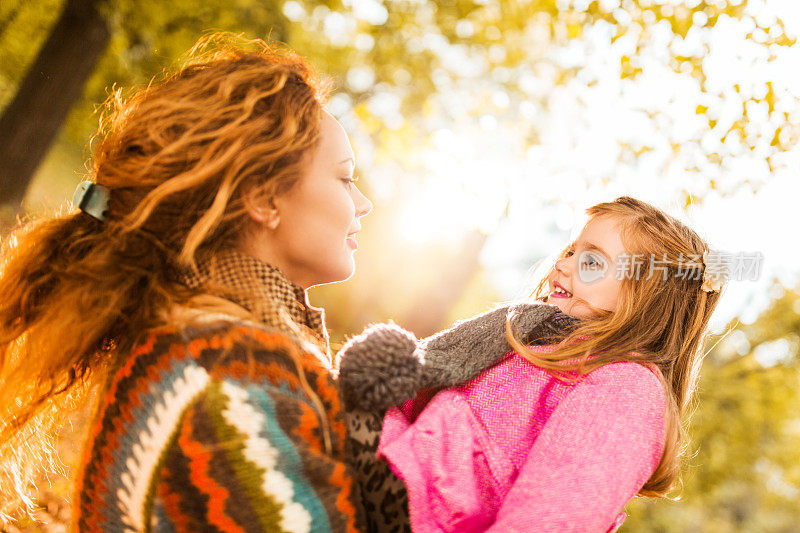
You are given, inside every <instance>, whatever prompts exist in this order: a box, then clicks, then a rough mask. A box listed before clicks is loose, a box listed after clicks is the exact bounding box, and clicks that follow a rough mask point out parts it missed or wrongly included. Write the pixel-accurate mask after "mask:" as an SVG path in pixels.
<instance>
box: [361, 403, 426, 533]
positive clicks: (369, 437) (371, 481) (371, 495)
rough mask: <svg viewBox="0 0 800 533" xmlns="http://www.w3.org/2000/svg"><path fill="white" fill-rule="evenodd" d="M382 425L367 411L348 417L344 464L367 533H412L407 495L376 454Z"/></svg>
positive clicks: (377, 417) (376, 416)
mask: <svg viewBox="0 0 800 533" xmlns="http://www.w3.org/2000/svg"><path fill="white" fill-rule="evenodd" d="M382 426H383V421H382V419H381V417H379V416H378V415H376V414H373V413H368V412H366V411H358V410H354V411H350V412H348V413H347V450H348V453H347V461H348V463H349V466H350V468H351V472H352V473H353V480H354V482H355V483H354V489H355V490H356V491H357V492H358V493H359V494H358V495H357V496H358V499H360V501H361V502H362V505H363V508H364V509H363V511H364V518H365V521H366V526H367V527H366V531H367V532H368V533H411V524H410V522H409V517H408V492H407V491H406V486H405V484H403V482H402V481H401V480H400V479H398V478H397V477H396V476H395V475H394V473H393V472H392V470H391V469H390V468H389V464H388V463H387V462H386V461H383V460H381V459H378V458H377V457H376V456H375V454H376V452H377V450H378V442H379V441H380V437H381V428H382Z"/></svg>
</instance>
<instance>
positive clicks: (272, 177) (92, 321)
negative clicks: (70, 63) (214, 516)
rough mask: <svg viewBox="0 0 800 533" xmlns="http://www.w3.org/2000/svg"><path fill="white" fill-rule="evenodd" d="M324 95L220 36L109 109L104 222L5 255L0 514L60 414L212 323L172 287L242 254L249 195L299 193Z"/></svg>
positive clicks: (48, 225)
mask: <svg viewBox="0 0 800 533" xmlns="http://www.w3.org/2000/svg"><path fill="white" fill-rule="evenodd" d="M327 92H328V86H327V84H326V83H323V82H322V81H320V79H319V78H318V77H317V75H316V74H315V72H314V71H313V69H312V68H311V67H310V65H309V64H308V63H307V62H306V60H304V59H303V58H302V57H300V56H298V55H296V54H295V53H293V52H291V51H289V50H285V49H281V48H278V47H275V46H271V45H268V44H266V43H265V42H263V41H261V40H246V39H244V38H241V37H237V36H232V35H229V34H213V35H209V36H206V37H204V38H203V39H201V40H200V41H199V42H198V43H197V44H196V45H195V47H194V48H193V49H192V50H191V51H190V52H189V54H188V56H187V58H186V59H185V61H184V63H183V66H182V67H181V68H180V69H179V70H178V71H177V72H176V73H175V74H172V75H166V76H164V77H163V78H161V79H159V80H154V81H153V82H152V83H151V84H150V85H149V86H147V87H145V88H142V89H139V90H135V91H133V92H131V93H130V94H128V95H124V94H123V92H122V91H116V92H115V93H114V94H113V95H112V96H111V97H110V98H109V100H108V102H107V106H106V110H105V112H104V113H103V116H102V118H101V126H100V130H99V132H98V135H97V137H98V140H99V143H98V144H97V146H96V149H95V150H94V154H93V165H94V167H93V172H92V174H93V178H94V180H95V181H96V182H97V183H98V184H100V185H103V186H105V187H107V188H108V190H109V191H110V200H109V204H108V211H107V213H106V219H105V221H104V222H100V221H98V220H96V219H94V218H92V217H91V216H90V215H88V214H86V213H83V212H75V211H74V210H73V211H68V212H64V213H61V214H60V215H57V216H55V217H53V218H49V219H44V220H40V221H36V222H32V223H29V224H28V225H26V226H23V227H21V228H20V229H18V230H17V231H16V232H15V233H14V234H12V235H11V236H10V238H9V239H8V240H7V241H6V243H5V244H4V249H3V251H2V263H1V266H0V378H2V381H0V383H2V386H0V500H2V501H6V502H8V501H11V500H12V499H13V498H12V495H15V494H16V495H19V494H22V495H23V496H24V493H25V492H26V491H28V490H29V487H28V482H29V480H28V479H27V478H26V475H27V474H30V473H31V468H30V467H31V465H30V464H25V463H23V459H22V458H23V457H28V459H27V460H28V461H30V456H29V455H26V453H25V451H26V450H30V449H32V448H36V446H34V441H38V448H39V449H43V450H47V449H48V446H47V443H46V442H44V444H42V442H43V441H42V440H41V439H40V438H41V437H45V436H46V435H48V433H49V432H48V431H47V428H48V427H50V426H52V424H53V423H54V421H55V420H57V418H58V417H59V412H60V410H63V409H66V408H67V407H66V406H65V405H64V402H63V400H64V399H65V398H67V397H69V396H71V395H74V393H75V392H76V391H77V390H79V389H81V388H82V387H81V385H85V384H87V383H93V384H94V383H98V382H100V383H101V384H102V383H103V382H104V381H105V379H107V378H106V377H105V374H106V373H107V372H108V370H109V369H113V368H114V367H115V365H117V364H118V363H119V361H117V359H118V358H119V357H124V355H125V353H126V349H127V348H129V347H130V346H131V345H132V344H134V343H135V342H136V341H137V337H138V336H139V335H141V334H142V332H144V331H146V330H147V329H149V328H151V327H153V326H156V325H160V324H163V323H164V322H175V321H176V320H178V319H177V318H176V315H175V314H174V313H171V310H174V309H176V308H185V307H200V308H209V307H212V308H214V307H217V309H218V306H219V305H220V304H221V302H220V301H219V300H216V301H215V300H213V299H210V298H209V297H207V296H203V295H202V294H198V293H197V291H193V290H191V289H189V288H188V287H186V285H185V284H183V283H180V282H179V281H178V276H177V275H176V273H177V272H178V271H180V270H181V269H186V268H193V267H195V266H196V264H197V262H199V261H201V260H207V259H209V258H211V257H214V256H215V255H216V254H218V253H219V252H221V251H222V250H224V249H226V248H228V247H232V246H234V245H235V244H236V242H237V240H238V239H239V237H240V235H241V234H242V228H244V227H245V225H246V223H247V217H246V211H245V209H244V206H243V202H242V199H241V193H242V191H244V190H254V191H255V193H256V194H257V195H262V197H263V198H269V197H272V196H274V195H278V194H281V193H282V192H285V191H286V190H288V189H289V188H291V187H292V185H293V184H294V182H295V181H296V180H297V179H298V177H299V175H300V172H301V166H302V164H303V161H302V160H303V158H304V157H303V156H304V155H305V154H307V153H308V151H309V150H310V149H311V148H312V147H314V146H315V145H316V143H317V140H318V138H319V126H320V121H321V119H322V113H323V105H324V101H325V98H326V97H327ZM236 308H237V306H234V305H231V306H230V310H231V312H232V313H236V311H235V309H236ZM240 314H241V313H240ZM89 378H92V379H89ZM26 427H27V428H28V430H27V431H26V430H25V428H26ZM40 427H42V428H43V429H42V430H39V431H36V429H35V428H40ZM31 428H34V429H31ZM26 470H27V474H26ZM2 511H3V506H0V514H2Z"/></svg>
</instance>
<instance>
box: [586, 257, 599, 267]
mask: <svg viewBox="0 0 800 533" xmlns="http://www.w3.org/2000/svg"><path fill="white" fill-rule="evenodd" d="M583 264H584V265H586V266H589V267H594V266H599V265H600V260H599V259H598V258H597V257H595V256H593V255H592V254H585V255H584V256H583Z"/></svg>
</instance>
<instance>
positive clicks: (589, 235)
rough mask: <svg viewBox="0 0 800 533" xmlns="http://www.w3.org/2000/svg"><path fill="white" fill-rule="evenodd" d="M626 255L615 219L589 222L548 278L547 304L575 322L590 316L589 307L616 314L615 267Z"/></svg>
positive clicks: (617, 287)
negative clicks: (575, 319)
mask: <svg viewBox="0 0 800 533" xmlns="http://www.w3.org/2000/svg"><path fill="white" fill-rule="evenodd" d="M625 253H627V252H626V251H625V247H624V246H623V245H622V239H621V238H620V232H619V228H618V226H617V223H616V221H615V220H614V219H612V218H611V217H607V216H606V217H602V216H601V217H595V218H593V219H591V220H589V222H587V223H586V225H585V226H584V227H583V231H581V234H580V235H578V238H577V239H575V242H574V243H572V245H571V246H570V248H569V250H568V251H567V253H566V254H565V256H564V257H562V258H561V259H559V260H558V261H556V265H555V268H554V269H553V271H552V272H551V273H550V276H549V277H548V280H547V281H548V285H549V289H550V294H549V296H548V298H547V301H548V303H550V304H552V305H555V306H556V307H558V308H559V309H560V310H561V311H563V312H564V313H567V314H569V315H572V316H575V317H578V318H588V317H590V316H593V315H594V314H595V313H596V312H595V311H593V310H592V308H591V307H590V306H592V307H595V308H599V309H603V310H606V311H615V310H616V308H617V299H618V297H619V292H620V288H621V287H622V276H620V275H618V272H617V265H618V264H621V265H622V264H624V263H622V262H620V263H618V261H619V259H620V256H622V255H623V254H625ZM587 303H588V304H589V305H587Z"/></svg>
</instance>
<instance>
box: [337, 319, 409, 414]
mask: <svg viewBox="0 0 800 533" xmlns="http://www.w3.org/2000/svg"><path fill="white" fill-rule="evenodd" d="M416 341H417V339H416V338H415V337H414V335H413V334H412V333H410V332H408V331H406V330H404V329H403V328H401V327H399V326H397V325H395V324H376V325H374V326H370V327H369V328H367V329H366V330H364V332H363V333H361V334H360V335H357V336H355V337H353V338H352V339H350V340H349V341H348V342H347V343H346V344H345V345H344V346H343V347H342V349H341V350H340V351H339V354H338V355H337V359H338V361H339V390H340V393H341V395H342V399H343V401H344V407H345V409H346V410H348V411H349V410H352V409H362V410H365V411H370V412H378V413H381V414H382V413H383V412H384V411H385V410H386V409H388V408H389V407H391V406H393V405H399V404H401V403H403V402H404V401H405V400H407V399H408V398H413V397H414V395H415V394H416V391H417V389H418V388H419V387H420V380H421V375H422V361H420V360H419V358H418V357H417V356H416V355H415V354H414V349H415V348H416Z"/></svg>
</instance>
